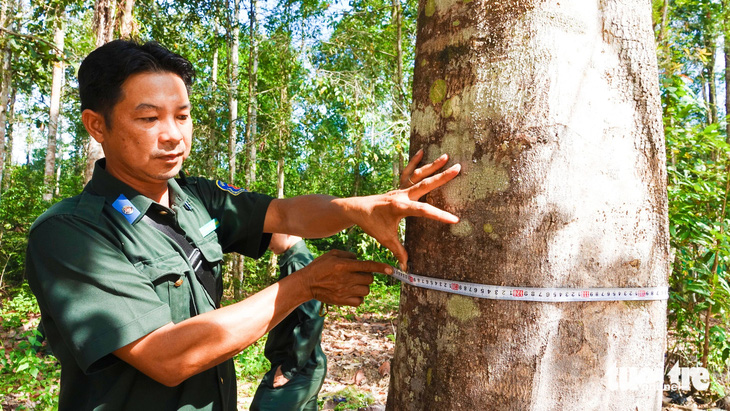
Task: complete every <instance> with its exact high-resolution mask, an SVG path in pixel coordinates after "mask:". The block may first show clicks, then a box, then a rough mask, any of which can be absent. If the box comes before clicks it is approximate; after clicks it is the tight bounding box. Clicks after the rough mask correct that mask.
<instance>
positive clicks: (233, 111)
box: [228, 0, 240, 183]
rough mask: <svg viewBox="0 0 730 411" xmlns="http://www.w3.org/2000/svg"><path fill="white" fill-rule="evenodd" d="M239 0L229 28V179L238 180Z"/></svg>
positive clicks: (235, 4) (234, 6) (234, 2)
mask: <svg viewBox="0 0 730 411" xmlns="http://www.w3.org/2000/svg"><path fill="white" fill-rule="evenodd" d="M239 7H240V5H239V0H234V1H233V18H232V19H231V21H230V24H229V27H228V30H229V34H230V39H231V49H230V55H229V58H228V74H229V79H228V81H229V90H228V111H229V125H228V173H229V180H230V181H231V183H232V182H234V181H235V180H236V151H237V147H236V146H237V143H238V126H237V122H238V63H239V56H238V47H239V44H240V43H239V42H240V39H239V37H238V36H239V31H240V29H239V18H238V17H239V16H238V14H239Z"/></svg>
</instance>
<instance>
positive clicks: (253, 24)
mask: <svg viewBox="0 0 730 411" xmlns="http://www.w3.org/2000/svg"><path fill="white" fill-rule="evenodd" d="M257 7H258V2H257V1H256V0H251V11H250V13H249V37H250V38H249V41H250V48H249V60H248V62H249V66H248V107H247V109H246V148H247V149H248V160H247V161H246V166H245V174H246V185H247V186H248V187H251V188H253V185H254V184H255V183H256V161H257V159H256V157H257V146H256V139H257V135H258V132H257V131H258V73H259V46H258V18H257Z"/></svg>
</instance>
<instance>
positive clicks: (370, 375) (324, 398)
mask: <svg viewBox="0 0 730 411" xmlns="http://www.w3.org/2000/svg"><path fill="white" fill-rule="evenodd" d="M396 317H397V315H396V313H395V312H390V313H377V314H370V313H367V314H362V315H356V314H343V313H340V312H337V311H335V312H331V313H330V314H329V315H328V316H327V320H326V321H325V325H324V331H323V333H322V350H323V351H324V352H325V354H326V355H327V377H326V378H325V381H324V385H323V386H322V390H321V391H320V393H319V399H320V404H321V409H322V410H333V409H336V410H357V409H362V408H365V407H367V406H372V405H378V404H381V405H385V402H386V400H387V397H388V384H389V382H390V362H391V361H392V358H393V352H394V349H395V342H394V341H395V322H396ZM252 385H253V386H252ZM255 390H256V387H255V384H253V383H249V384H248V385H246V384H242V386H241V387H239V393H240V394H239V407H238V408H239V409H248V406H249V404H250V403H251V399H252V397H251V396H250V395H252V393H253V392H254V391H255ZM241 394H244V395H241ZM245 394H248V395H249V396H246V395H245ZM370 409H376V408H374V407H371V408H370Z"/></svg>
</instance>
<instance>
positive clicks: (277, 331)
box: [251, 234, 327, 411]
mask: <svg viewBox="0 0 730 411" xmlns="http://www.w3.org/2000/svg"><path fill="white" fill-rule="evenodd" d="M269 249H270V250H271V251H272V252H273V253H275V254H278V255H279V271H280V274H279V279H283V278H285V277H287V276H288V275H291V274H292V273H294V272H295V271H297V270H300V269H302V268H304V267H305V266H306V265H307V264H309V263H311V262H312V259H313V257H312V253H310V252H309V250H308V249H307V245H306V244H305V243H304V241H303V240H302V239H301V238H299V237H296V236H290V235H285V234H274V235H272V237H271V243H270V244H269ZM321 307H322V303H321V302H319V301H317V300H310V301H307V302H306V303H304V304H302V305H300V306H299V307H297V308H296V309H295V310H294V311H293V312H292V313H290V314H289V315H288V316H287V317H286V318H284V320H282V321H281V322H280V323H279V324H277V325H276V327H274V328H273V329H272V330H271V331H269V338H268V339H267V340H266V347H265V348H264V355H265V356H266V358H267V359H268V360H269V361H270V362H271V370H270V371H269V372H267V373H266V374H265V375H264V378H263V379H262V380H261V383H260V384H259V387H258V389H257V390H256V394H255V395H254V398H253V402H252V403H251V410H252V411H263V410H271V411H295V410H296V411H298V410H304V411H316V410H317V395H318V394H319V390H320V389H321V388H322V383H323V382H324V378H325V376H326V375H327V357H326V356H325V354H324V352H322V346H321V345H320V342H321V340H322V328H323V326H324V317H322V316H320V309H321Z"/></svg>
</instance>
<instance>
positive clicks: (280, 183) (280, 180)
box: [267, 158, 284, 277]
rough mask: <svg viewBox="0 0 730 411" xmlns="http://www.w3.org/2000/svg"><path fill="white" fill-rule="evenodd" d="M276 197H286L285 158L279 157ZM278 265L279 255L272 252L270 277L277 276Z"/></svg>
mask: <svg viewBox="0 0 730 411" xmlns="http://www.w3.org/2000/svg"><path fill="white" fill-rule="evenodd" d="M276 197H277V198H284V158H279V160H277V161H276ZM277 266H278V257H277V255H276V254H274V253H271V258H270V259H269V267H268V269H267V272H268V274H269V277H274V276H276V268H277Z"/></svg>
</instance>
